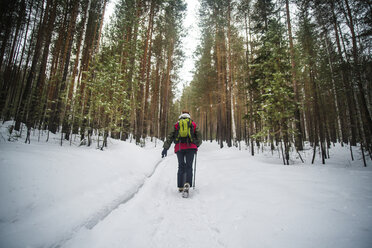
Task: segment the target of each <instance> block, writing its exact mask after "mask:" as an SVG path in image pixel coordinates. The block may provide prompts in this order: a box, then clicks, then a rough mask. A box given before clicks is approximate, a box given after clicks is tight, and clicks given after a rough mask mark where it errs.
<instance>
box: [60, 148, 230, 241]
mask: <svg viewBox="0 0 372 248" xmlns="http://www.w3.org/2000/svg"><path fill="white" fill-rule="evenodd" d="M176 173H177V159H176V156H174V155H173V156H169V157H168V158H166V159H165V160H164V161H163V163H161V164H160V166H159V168H158V169H157V171H156V172H155V173H154V175H153V176H152V177H150V178H148V180H147V181H146V182H145V184H144V186H143V187H142V188H141V190H140V191H139V193H138V194H136V195H135V197H134V198H133V199H131V201H128V202H127V203H126V204H123V205H121V206H120V207H119V208H118V209H116V210H115V211H113V212H112V213H111V214H110V215H109V216H107V218H105V219H104V221H102V222H101V223H99V224H98V225H97V226H95V228H93V229H92V230H89V231H88V230H85V231H82V232H81V233H79V235H77V236H76V237H75V238H74V240H72V241H70V242H68V243H67V245H66V247H70V246H71V247H123V246H124V247H175V248H176V247H226V246H225V245H224V244H223V242H222V241H220V240H219V235H220V232H219V230H218V228H217V227H214V225H213V222H212V221H211V220H209V217H208V214H207V213H208V206H207V204H206V203H205V202H204V201H200V197H202V196H201V195H200V194H199V192H198V190H195V191H191V194H192V195H190V198H188V199H184V198H182V197H181V194H180V193H178V192H177V191H176V187H175V186H176V180H175V179H176ZM124 244H125V245H124Z"/></svg>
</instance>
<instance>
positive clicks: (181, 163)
mask: <svg viewBox="0 0 372 248" xmlns="http://www.w3.org/2000/svg"><path fill="white" fill-rule="evenodd" d="M178 119H179V120H178V122H177V123H176V124H174V129H173V131H172V132H171V133H170V134H169V135H168V137H167V139H166V140H165V142H164V145H163V151H162V153H161V154H162V158H163V157H165V156H167V151H168V149H169V148H170V146H171V145H172V143H173V142H174V143H175V145H174V152H175V153H176V154H177V159H178V172H177V186H178V191H179V192H184V191H187V194H188V189H189V188H190V186H191V185H192V176H193V171H192V164H193V160H194V155H195V153H196V152H197V151H198V147H199V146H200V145H201V143H202V137H201V135H200V132H199V130H198V127H197V125H196V124H195V122H194V121H193V120H192V119H191V117H190V113H189V111H186V110H184V111H182V114H181V115H180V116H179V118H178Z"/></svg>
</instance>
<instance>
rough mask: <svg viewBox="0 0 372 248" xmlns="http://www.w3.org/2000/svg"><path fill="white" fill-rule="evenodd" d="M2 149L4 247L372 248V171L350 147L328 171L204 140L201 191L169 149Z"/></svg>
mask: <svg viewBox="0 0 372 248" xmlns="http://www.w3.org/2000/svg"><path fill="white" fill-rule="evenodd" d="M5 127H6V126H5V125H3V126H2V127H1V132H0V133H1V137H0V139H1V141H0V195H1V201H0V247H9V248H11V247H76V248H80V247H87V248H88V247H89V248H91V247H129V248H137V247H139V248H142V247H143V248H145V247H146V248H148V247H159V248H163V247H170V248H176V247H185V248H186V247H193V248H199V247H200V248H202V247H206V248H209V247H231V248H239V247H242V248H243V247H250V248H252V247H317V248H320V247H337V248H342V247H345V248H346V247H358V248H364V247H365V248H367V247H368V248H369V247H372V164H371V161H370V160H368V163H369V167H367V168H364V167H363V166H362V161H361V160H360V154H359V152H357V151H355V152H354V156H355V158H356V159H355V161H351V159H350V153H349V150H348V148H347V147H343V148H342V147H340V146H339V145H336V147H333V148H331V150H330V156H331V159H330V160H327V164H326V165H321V164H320V161H319V158H318V159H317V160H316V161H317V164H315V165H310V162H311V151H310V150H309V151H308V152H304V153H303V154H302V155H303V157H304V158H305V160H306V161H305V164H302V163H300V162H299V161H298V159H295V158H294V160H293V161H292V162H293V164H294V165H290V166H284V165H282V160H281V159H280V158H279V157H278V154H275V153H274V155H272V154H271V153H269V152H260V153H259V154H257V155H256V156H254V157H252V156H251V155H250V152H249V151H248V150H245V149H242V150H239V149H237V148H224V149H219V147H218V145H217V144H216V143H209V142H204V143H203V144H202V146H201V147H200V151H199V152H198V156H197V174H196V188H195V190H192V191H191V196H190V198H188V199H184V198H182V197H181V195H180V194H179V193H178V192H177V188H176V173H177V158H176V156H175V155H174V154H173V151H172V148H173V147H172V148H171V150H170V151H168V157H166V158H164V159H161V158H160V153H161V143H160V142H159V143H158V144H157V146H155V144H154V143H147V145H146V146H145V147H144V148H140V147H138V146H136V145H134V144H132V143H129V142H122V141H117V140H112V139H110V140H109V147H108V149H105V150H104V151H101V150H98V149H96V148H95V146H94V145H93V146H92V147H90V148H88V147H78V146H77V145H76V144H74V143H73V145H72V146H70V145H69V144H68V143H67V142H66V144H64V145H63V146H62V147H61V146H60V145H59V141H58V138H57V137H59V136H58V135H57V136H51V138H50V139H49V142H45V139H46V137H45V134H44V136H42V137H41V141H40V142H37V139H38V137H37V132H36V133H35V136H32V140H31V144H24V143H23V141H24V139H23V138H22V139H19V141H14V142H8V141H6V139H7V134H6V129H5Z"/></svg>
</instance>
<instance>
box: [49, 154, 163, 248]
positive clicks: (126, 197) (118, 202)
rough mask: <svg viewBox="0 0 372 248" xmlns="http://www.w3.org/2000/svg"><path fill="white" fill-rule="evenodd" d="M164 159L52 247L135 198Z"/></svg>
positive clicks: (67, 239)
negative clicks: (141, 179) (129, 190)
mask: <svg viewBox="0 0 372 248" xmlns="http://www.w3.org/2000/svg"><path fill="white" fill-rule="evenodd" d="M163 161H164V160H162V159H160V160H159V161H158V162H157V163H156V164H155V166H154V169H153V170H152V171H151V173H150V174H149V175H148V176H147V177H146V178H145V179H144V180H143V182H142V183H141V184H140V185H139V186H138V187H137V188H136V189H135V190H134V191H133V192H132V193H130V194H129V195H128V193H126V194H124V196H123V197H120V198H118V199H116V200H115V201H113V202H112V203H111V204H110V205H108V206H106V207H104V208H102V209H101V210H100V211H98V212H96V213H95V214H94V215H92V216H91V218H89V219H88V220H87V221H86V222H84V223H83V224H82V225H79V226H77V227H75V228H74V229H73V230H72V231H71V232H70V233H69V234H68V235H66V236H65V237H64V238H62V239H61V240H59V241H58V242H56V243H55V244H54V245H52V246H51V247H52V248H60V247H63V246H64V244H66V243H67V242H68V241H69V240H71V239H73V237H74V235H76V234H77V233H78V232H79V231H80V230H82V229H89V230H92V229H93V228H94V227H95V226H96V225H97V224H98V223H100V222H101V221H103V220H104V219H105V218H107V216H109V215H110V214H111V213H112V212H113V211H115V210H116V209H118V208H119V207H120V206H122V205H124V204H126V203H128V202H129V201H130V200H132V199H133V198H135V196H136V195H137V194H138V193H139V192H140V190H141V189H142V187H143V186H144V185H145V184H146V182H147V181H148V180H149V178H151V177H152V176H153V175H154V174H155V172H156V170H157V168H158V167H159V165H160V164H161V163H162V162H163Z"/></svg>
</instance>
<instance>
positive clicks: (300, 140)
mask: <svg viewBox="0 0 372 248" xmlns="http://www.w3.org/2000/svg"><path fill="white" fill-rule="evenodd" d="M285 5H286V12H287V26H288V36H289V52H290V59H291V72H292V87H293V92H294V100H295V111H294V117H295V122H296V134H295V146H296V149H297V150H300V151H301V150H303V145H302V144H303V138H302V127H301V115H300V108H299V106H298V105H299V102H300V99H299V94H298V89H297V75H296V62H295V57H294V48H293V37H292V25H291V16H290V12H289V1H288V0H285Z"/></svg>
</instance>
